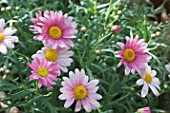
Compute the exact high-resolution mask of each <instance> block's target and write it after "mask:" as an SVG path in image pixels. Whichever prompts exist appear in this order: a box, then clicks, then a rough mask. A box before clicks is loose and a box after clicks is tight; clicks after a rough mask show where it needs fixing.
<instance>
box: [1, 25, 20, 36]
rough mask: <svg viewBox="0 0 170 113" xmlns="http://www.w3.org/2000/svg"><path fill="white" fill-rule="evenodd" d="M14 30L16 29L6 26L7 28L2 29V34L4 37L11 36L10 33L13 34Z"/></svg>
mask: <svg viewBox="0 0 170 113" xmlns="http://www.w3.org/2000/svg"><path fill="white" fill-rule="evenodd" d="M16 31H17V30H16V29H12V28H10V27H8V28H5V29H4V31H3V33H2V34H3V35H4V37H6V36H11V35H13V34H14V33H15V32H16Z"/></svg>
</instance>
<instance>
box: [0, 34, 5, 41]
mask: <svg viewBox="0 0 170 113" xmlns="http://www.w3.org/2000/svg"><path fill="white" fill-rule="evenodd" d="M3 40H4V36H3V35H2V33H0V42H2V41H3Z"/></svg>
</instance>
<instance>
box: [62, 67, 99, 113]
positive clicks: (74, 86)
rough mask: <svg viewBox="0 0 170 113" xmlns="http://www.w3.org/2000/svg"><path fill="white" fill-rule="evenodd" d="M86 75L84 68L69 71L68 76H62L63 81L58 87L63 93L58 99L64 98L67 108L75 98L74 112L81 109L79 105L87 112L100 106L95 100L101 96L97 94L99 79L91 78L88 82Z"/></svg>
mask: <svg viewBox="0 0 170 113" xmlns="http://www.w3.org/2000/svg"><path fill="white" fill-rule="evenodd" d="M88 79H89V78H88V76H86V75H85V72H84V69H82V70H81V71H79V70H78V69H75V73H73V72H72V71H71V72H69V78H67V77H63V80H64V81H63V82H62V83H61V85H62V86H63V87H61V88H60V92H61V93H63V94H61V95H60V96H59V99H60V100H66V102H65V104H64V107H65V108H69V107H70V106H71V105H72V104H73V102H74V101H75V100H76V101H77V102H76V106H75V112H78V111H80V110H81V105H82V106H83V107H84V109H85V110H86V111H87V112H91V111H92V109H97V108H99V107H100V103H99V102H98V101H97V100H100V99H101V98H102V96H101V95H99V94H97V93H96V91H97V90H98V88H99V86H97V84H98V83H99V80H92V81H90V82H88Z"/></svg>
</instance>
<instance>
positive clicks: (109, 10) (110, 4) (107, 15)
mask: <svg viewBox="0 0 170 113" xmlns="http://www.w3.org/2000/svg"><path fill="white" fill-rule="evenodd" d="M112 4H113V0H110V3H109V8H108V9H107V14H106V17H105V21H106V22H107V20H108V18H109V15H110V12H111V6H112Z"/></svg>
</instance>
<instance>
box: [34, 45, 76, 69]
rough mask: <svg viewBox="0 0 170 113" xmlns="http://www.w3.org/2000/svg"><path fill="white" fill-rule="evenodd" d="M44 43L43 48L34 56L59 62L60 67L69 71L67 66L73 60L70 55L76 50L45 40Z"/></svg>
mask: <svg viewBox="0 0 170 113" xmlns="http://www.w3.org/2000/svg"><path fill="white" fill-rule="evenodd" d="M43 44H44V47H43V48H42V49H41V50H38V51H37V53H36V54H34V55H32V58H33V59H36V58H46V59H47V60H48V61H52V62H57V64H58V66H59V67H60V69H61V70H62V71H64V72H67V71H68V68H67V67H68V66H70V65H71V63H72V62H73V60H72V59H71V58H70V57H71V56H72V55H73V54H74V52H73V51H68V49H69V48H61V47H59V46H57V45H54V44H51V43H49V42H48V43H47V42H43Z"/></svg>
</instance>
